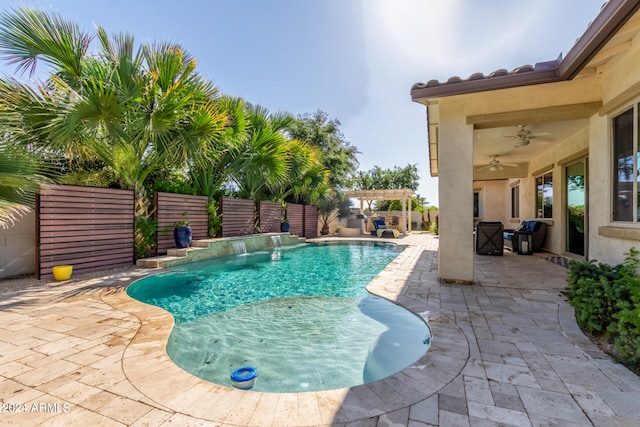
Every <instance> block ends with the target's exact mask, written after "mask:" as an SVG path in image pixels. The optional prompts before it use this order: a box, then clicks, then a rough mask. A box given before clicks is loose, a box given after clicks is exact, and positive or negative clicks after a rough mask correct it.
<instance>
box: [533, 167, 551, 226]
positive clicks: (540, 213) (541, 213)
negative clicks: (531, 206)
mask: <svg viewBox="0 0 640 427" xmlns="http://www.w3.org/2000/svg"><path fill="white" fill-rule="evenodd" d="M547 176H549V181H547V180H546V179H545V178H546V177H547ZM539 179H542V183H541V184H539V183H538V180H539ZM547 183H549V184H550V185H551V198H550V201H551V204H550V207H549V208H548V210H549V211H550V214H549V216H545V212H546V211H547V209H546V208H545V203H544V193H545V190H544V186H545V185H547ZM541 185H542V187H543V188H542V197H540V186H541ZM535 186H536V191H535V195H536V204H535V206H536V219H543V220H544V219H553V169H549V170H547V171H546V172H543V173H541V174H539V175H536V177H535ZM539 202H541V204H540V203H539Z"/></svg>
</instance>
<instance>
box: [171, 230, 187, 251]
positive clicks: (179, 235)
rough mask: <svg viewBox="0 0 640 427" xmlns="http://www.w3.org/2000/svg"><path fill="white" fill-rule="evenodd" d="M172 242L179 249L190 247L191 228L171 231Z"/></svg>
mask: <svg viewBox="0 0 640 427" xmlns="http://www.w3.org/2000/svg"><path fill="white" fill-rule="evenodd" d="M173 240H175V242H176V247H177V248H179V249H184V248H188V247H189V246H191V227H176V228H174V229H173Z"/></svg>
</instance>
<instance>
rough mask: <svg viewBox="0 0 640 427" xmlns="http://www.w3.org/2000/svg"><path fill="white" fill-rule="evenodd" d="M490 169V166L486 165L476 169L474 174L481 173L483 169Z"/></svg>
mask: <svg viewBox="0 0 640 427" xmlns="http://www.w3.org/2000/svg"><path fill="white" fill-rule="evenodd" d="M490 167H491V165H486V166H482V167H479V168H478V169H476V172H480V171H483V170H485V169H489V168H490Z"/></svg>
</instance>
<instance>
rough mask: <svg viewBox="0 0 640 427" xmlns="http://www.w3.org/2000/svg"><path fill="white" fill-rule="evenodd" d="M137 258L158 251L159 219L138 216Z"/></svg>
mask: <svg viewBox="0 0 640 427" xmlns="http://www.w3.org/2000/svg"><path fill="white" fill-rule="evenodd" d="M136 229H137V230H138V233H137V234H136V239H135V245H136V259H140V258H146V257H149V256H152V255H154V254H155V252H156V238H155V236H156V230H157V229H158V221H156V220H155V219H152V220H148V219H147V218H145V217H138V218H136Z"/></svg>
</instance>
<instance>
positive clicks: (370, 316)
mask: <svg viewBox="0 0 640 427" xmlns="http://www.w3.org/2000/svg"><path fill="white" fill-rule="evenodd" d="M401 250H402V249H401V248H398V247H396V246H395V245H389V244H373V243H367V244H306V245H303V246H299V247H294V248H282V249H280V248H276V249H274V250H271V251H264V252H256V253H249V254H242V255H238V256H234V257H225V258H220V259H216V260H212V261H207V262H204V263H194V264H190V265H188V266H184V267H179V268H175V269H172V271H170V272H169V273H165V274H161V275H158V276H151V277H148V278H145V279H142V280H140V281H138V282H136V283H134V284H132V285H131V286H130V287H129V288H128V289H127V292H128V294H129V295H130V296H132V297H133V298H136V299H138V300H140V301H143V302H147V303H149V304H153V305H156V306H159V307H162V308H164V309H166V310H168V311H169V312H170V313H171V314H172V315H173V316H174V318H175V322H176V324H175V326H174V329H173V331H172V332H171V336H170V338H169V341H168V344H167V353H168V354H169V357H171V359H172V360H173V361H174V362H175V363H176V364H177V365H179V366H181V367H182V368H183V369H185V370H186V371H188V372H191V373H192V374H194V375H197V376H198V377H200V378H203V379H206V380H208V381H212V382H215V383H217V384H221V385H225V386H231V384H230V375H231V373H232V372H233V371H234V370H236V369H238V368H240V367H243V366H253V367H255V368H257V370H258V379H257V381H256V384H255V386H254V388H253V390H257V391H267V392H298V391H315V390H328V389H335V388H342V387H351V386H355V385H359V384H363V383H367V382H371V381H375V380H378V379H382V378H384V377H386V376H389V375H391V374H393V373H395V372H397V371H399V370H401V369H403V368H405V367H406V366H408V365H410V364H411V363H413V362H414V361H416V360H417V359H418V358H419V357H421V356H422V355H423V354H424V353H425V352H426V351H427V349H428V348H429V343H430V339H431V337H430V334H429V329H428V327H427V325H426V324H425V322H424V321H423V320H422V319H420V318H419V317H417V316H416V315H414V314H413V313H411V312H409V311H407V310H405V309H404V308H402V307H400V306H397V305H396V304H393V303H391V302H389V301H387V300H385V299H382V298H378V297H375V296H372V295H370V294H368V293H367V292H366V290H365V286H366V285H367V283H369V282H370V281H371V280H372V279H373V278H374V277H375V276H376V275H377V274H378V273H379V272H380V271H381V270H382V269H383V268H384V267H385V266H386V265H387V264H388V263H389V262H391V261H392V260H393V259H394V258H395V257H396V256H397V255H398V254H399V252H400V251H401Z"/></svg>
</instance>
